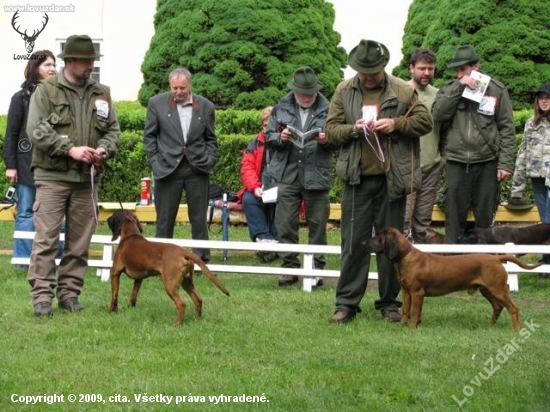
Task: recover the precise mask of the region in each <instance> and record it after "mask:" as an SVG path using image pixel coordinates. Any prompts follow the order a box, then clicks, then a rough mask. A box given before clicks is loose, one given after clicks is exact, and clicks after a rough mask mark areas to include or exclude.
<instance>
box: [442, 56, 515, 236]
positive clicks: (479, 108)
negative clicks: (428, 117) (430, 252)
mask: <svg viewBox="0 0 550 412" xmlns="http://www.w3.org/2000/svg"><path fill="white" fill-rule="evenodd" d="M447 66H448V67H450V68H453V69H454V70H455V72H456V77H457V78H456V79H455V80H451V81H449V82H448V83H447V84H446V85H445V86H444V87H442V88H441V89H440V90H439V92H438V94H437V96H436V99H435V102H434V105H433V109H432V114H433V118H434V122H438V123H440V124H442V125H443V128H444V129H445V133H443V134H442V136H441V139H442V142H443V144H442V146H443V153H442V155H443V157H444V158H445V159H446V178H445V184H446V187H447V192H446V205H447V206H446V207H447V209H446V213H445V241H446V242H447V243H456V242H457V241H458V238H459V237H460V236H462V235H464V232H465V230H466V229H467V228H466V225H467V215H468V211H469V210H470V209H472V210H473V212H474V216H475V226H476V227H478V228H489V227H491V226H492V224H493V220H494V215H495V211H496V209H497V207H498V204H499V185H500V182H502V181H504V180H507V179H509V178H510V177H511V176H512V172H513V170H514V154H515V143H516V136H515V129H514V119H513V115H512V103H511V102H510V97H509V96H508V92H507V91H506V87H505V86H504V85H503V84H502V83H500V82H499V81H497V80H495V79H492V78H491V79H490V81H489V84H488V86H487V89H486V91H485V94H484V95H483V97H482V98H481V100H480V101H476V100H471V99H470V98H467V97H464V91H465V90H466V91H467V90H477V89H478V83H479V81H476V80H475V79H474V77H475V76H476V75H477V74H478V73H477V72H479V68H480V64H479V56H478V54H477V53H476V51H475V49H474V47H473V46H471V45H466V46H460V47H458V48H457V50H456V53H455V55H454V57H453V59H452V60H451V62H450V63H449V64H448V65H447Z"/></svg>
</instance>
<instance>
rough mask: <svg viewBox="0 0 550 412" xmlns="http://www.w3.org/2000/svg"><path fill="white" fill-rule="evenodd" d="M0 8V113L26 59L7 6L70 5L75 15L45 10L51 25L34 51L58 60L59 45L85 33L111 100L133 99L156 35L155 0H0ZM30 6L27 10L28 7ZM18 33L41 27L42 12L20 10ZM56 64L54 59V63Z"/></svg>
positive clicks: (45, 29) (17, 81) (38, 41)
mask: <svg viewBox="0 0 550 412" xmlns="http://www.w3.org/2000/svg"><path fill="white" fill-rule="evenodd" d="M1 4H2V8H1V9H0V57H1V58H2V63H3V65H2V66H3V67H2V75H1V76H0V113H7V111H8V107H9V103H10V99H11V96H12V95H13V94H14V93H15V92H16V91H17V90H19V86H20V85H21V83H22V82H23V79H24V76H23V71H24V69H25V66H26V64H27V61H26V60H16V59H14V55H24V54H25V48H24V41H23V40H22V39H21V36H20V35H19V34H18V33H17V32H16V31H15V30H14V29H13V28H12V25H11V20H12V17H13V14H14V13H15V12H14V11H13V10H10V9H9V7H10V6H21V7H25V6H27V5H30V6H32V7H35V6H38V7H40V6H43V7H45V6H52V5H55V6H61V7H67V8H69V7H71V6H73V7H74V12H47V14H48V16H49V21H48V24H47V26H46V27H45V28H44V31H43V32H42V33H40V34H39V35H38V37H37V39H36V43H35V47H34V51H36V50H42V49H49V50H51V51H53V52H54V54H55V55H56V56H57V55H58V54H59V53H60V50H59V49H58V48H59V42H60V41H61V40H65V39H66V38H67V37H69V36H70V35H73V34H87V35H89V36H90V37H91V38H92V39H93V40H94V41H95V40H99V41H101V43H102V44H101V53H102V54H103V58H102V61H101V82H102V83H104V84H106V85H108V86H110V87H111V93H112V96H113V98H114V99H115V100H136V99H137V93H138V91H139V88H140V86H141V83H142V81H143V77H142V74H141V62H142V61H143V58H144V56H145V52H146V51H147V49H148V47H149V41H150V39H151V37H152V36H153V34H154V28H153V16H154V14H155V10H156V1H155V0H141V1H132V0H110V1H108V0H1ZM27 7H28V6H27ZM19 16H20V17H19V18H18V19H17V22H18V24H20V25H21V31H24V30H23V29H24V28H25V27H29V30H27V33H32V31H33V29H32V28H31V27H36V28H39V27H41V21H42V20H43V17H42V16H43V13H41V12H20V13H19ZM59 63H62V62H59V61H58V65H59Z"/></svg>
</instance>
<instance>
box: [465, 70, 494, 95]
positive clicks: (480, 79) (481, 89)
mask: <svg viewBox="0 0 550 412" xmlns="http://www.w3.org/2000/svg"><path fill="white" fill-rule="evenodd" d="M470 77H471V78H472V79H473V80H475V82H476V84H477V88H476V89H475V90H473V89H470V88H469V87H466V88H465V89H464V91H463V92H462V97H465V98H466V99H470V100H473V101H474V102H478V103H480V102H481V100H482V99H483V96H484V95H485V91H486V90H487V86H489V82H490V81H491V78H490V77H489V76H487V75H486V74H483V73H480V72H478V71H477V70H472V72H471V73H470Z"/></svg>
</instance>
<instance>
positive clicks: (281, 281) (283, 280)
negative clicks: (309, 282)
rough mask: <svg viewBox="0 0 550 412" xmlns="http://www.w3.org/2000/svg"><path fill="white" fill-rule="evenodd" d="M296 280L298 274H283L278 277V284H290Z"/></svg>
mask: <svg viewBox="0 0 550 412" xmlns="http://www.w3.org/2000/svg"><path fill="white" fill-rule="evenodd" d="M296 282H298V276H290V275H283V276H281V277H280V278H279V282H278V284H279V286H290V285H293V284H294V283H296Z"/></svg>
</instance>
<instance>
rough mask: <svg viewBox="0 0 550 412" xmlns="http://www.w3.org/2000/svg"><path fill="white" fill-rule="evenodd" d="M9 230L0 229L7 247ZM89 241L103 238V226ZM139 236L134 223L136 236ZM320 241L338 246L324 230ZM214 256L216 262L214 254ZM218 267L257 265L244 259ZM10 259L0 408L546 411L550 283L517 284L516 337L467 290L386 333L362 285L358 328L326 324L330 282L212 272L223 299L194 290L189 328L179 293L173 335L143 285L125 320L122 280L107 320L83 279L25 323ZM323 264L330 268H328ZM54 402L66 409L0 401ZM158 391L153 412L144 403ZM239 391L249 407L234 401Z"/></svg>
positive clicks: (155, 288)
mask: <svg viewBox="0 0 550 412" xmlns="http://www.w3.org/2000/svg"><path fill="white" fill-rule="evenodd" d="M12 225H13V223H10V222H8V223H0V246H2V247H3V248H4V249H6V248H9V247H10V244H11V240H10V239H11V234H12V230H13V226H12ZM98 233H104V234H107V233H108V229H107V228H106V227H105V226H104V225H101V226H100V227H99V228H98ZM152 233H153V228H152V226H147V227H146V235H152ZM301 235H302V237H303V238H305V235H306V232H305V231H304V232H303V233H302V234H301ZM177 236H179V237H182V236H189V229H188V227H186V226H181V227H178V232H177ZM220 236H221V235H214V236H212V238H216V239H218V238H220ZM247 236H248V233H247V229H246V228H245V227H238V226H232V227H231V232H230V238H231V240H248V239H247ZM329 238H330V243H332V244H339V232H338V231H337V230H331V231H330V232H329ZM213 256H214V258H213V263H214V262H216V263H218V262H219V261H221V257H220V254H219V252H216V253H214V254H213ZM229 259H231V260H232V262H231V263H233V261H234V260H242V262H243V263H245V262H248V263H249V264H250V263H252V262H256V263H257V264H260V262H259V261H258V260H257V258H256V257H255V256H254V255H251V254H235V255H231V254H230V256H229ZM9 260H10V256H0V273H1V275H0V317H1V319H0V335H1V336H2V337H3V338H2V342H3V344H4V346H3V348H2V351H1V352H0V411H20V410H37V411H43V410H44V411H98V410H99V411H103V410H105V411H168V410H186V411H205V410H219V411H249V410H250V411H262V410H266V411H338V412H344V411H350V412H351V411H354V412H355V411H454V410H464V411H514V412H515V411H548V410H549V409H550V357H549V356H548V348H549V347H550V345H549V342H550V316H549V309H550V299H549V296H550V280H548V279H542V278H540V277H539V276H537V275H531V274H524V275H521V276H520V290H519V292H514V293H513V294H512V299H513V300H514V302H515V303H516V304H517V306H518V307H519V309H520V319H521V323H522V326H524V329H522V331H520V332H519V333H518V332H516V331H514V330H513V329H512V325H511V320H510V316H509V314H508V312H506V311H504V312H503V314H502V316H501V319H499V321H498V322H497V323H496V324H495V325H491V324H490V322H489V320H490V316H491V307H490V305H489V304H488V303H487V301H486V300H485V299H484V298H483V297H481V295H480V294H475V295H472V296H471V295H468V294H467V293H455V294H452V295H449V296H445V297H441V298H428V299H426V300H425V303H424V311H423V320H424V322H423V324H422V325H421V326H420V327H419V328H418V329H416V330H411V329H410V328H408V327H401V326H399V325H394V324H390V323H388V322H385V321H383V320H381V318H380V314H379V313H378V312H376V311H375V310H374V305H373V302H374V300H375V299H376V297H377V293H376V290H377V288H376V283H375V282H372V284H370V285H369V289H368V291H367V294H366V295H365V297H364V299H363V303H362V309H363V312H362V313H361V314H359V315H358V317H357V318H356V320H355V321H353V322H351V323H350V324H347V325H330V324H329V323H328V319H329V317H330V315H331V314H332V312H333V309H334V300H335V298H334V281H330V282H327V283H328V284H325V286H322V287H320V288H317V289H316V290H314V291H313V292H312V293H305V292H303V291H302V290H301V285H299V284H298V285H295V286H292V287H288V288H280V287H278V286H277V282H276V278H275V277H270V276H260V275H235V274H220V275H219V278H220V279H221V280H222V281H223V282H224V284H225V285H226V286H227V288H228V289H229V290H230V292H231V296H230V297H226V296H224V295H223V294H222V293H221V292H220V291H219V290H218V289H217V288H216V287H215V286H214V285H213V284H212V283H210V282H209V281H208V280H207V279H206V278H205V277H204V276H199V277H197V278H196V280H195V284H196V286H197V290H198V291H199V293H200V294H201V296H202V297H203V299H204V306H203V317H202V318H201V319H197V318H195V316H194V313H193V306H192V303H191V301H190V299H189V298H188V297H187V295H183V290H182V296H184V299H185V301H186V302H187V304H188V306H187V309H188V310H187V313H186V319H185V324H184V325H183V326H181V327H177V326H173V325H172V322H173V321H174V318H175V315H176V314H175V308H174V305H173V303H172V301H171V300H170V299H169V298H168V296H167V295H166V293H165V292H164V289H163V287H162V284H161V282H160V281H159V280H158V279H157V278H150V279H147V280H145V281H144V283H143V287H142V289H141V293H140V296H139V299H138V304H137V307H136V308H129V307H128V306H127V305H126V302H127V299H128V297H129V295H130V289H131V286H132V282H131V281H130V280H129V279H128V278H127V277H125V276H124V277H122V278H121V291H120V296H119V302H120V303H119V307H120V308H119V313H118V314H109V313H108V312H107V307H108V304H109V301H110V284H109V283H108V282H107V283H105V282H101V281H100V280H99V278H97V277H96V276H95V272H94V271H92V270H90V271H89V274H88V275H87V278H86V284H85V288H84V291H83V293H82V295H81V298H80V299H81V302H82V303H83V304H84V306H85V307H86V309H85V310H84V311H83V312H81V313H76V314H67V313H63V312H62V311H61V310H60V309H58V308H57V302H55V303H54V317H53V318H51V319H38V318H35V317H34V316H33V313H32V305H31V299H30V296H29V285H28V283H27V281H26V272H24V271H21V270H15V269H14V268H12V267H11V265H10V263H9ZM279 263H280V262H276V263H274V264H279ZM328 267H330V268H337V267H338V261H337V259H336V258H335V259H334V260H329V263H328ZM54 394H57V395H63V401H64V402H58V403H52V404H47V403H45V402H44V401H42V402H40V403H38V404H37V405H35V406H33V407H31V406H25V405H24V404H23V403H20V402H12V399H15V400H17V401H24V397H25V396H40V395H42V396H43V395H54ZM70 394H74V395H76V402H74V403H71V402H69V399H68V398H69V395H70ZM14 395H15V397H14ZM160 395H163V396H166V397H167V398H164V399H163V400H164V402H165V403H160V402H155V403H153V402H145V401H144V398H145V397H147V400H149V401H153V400H156V401H159V400H161V396H160ZM221 395H223V396H225V398H220V396H221ZM243 395H244V396H249V397H251V398H250V399H249V402H239V401H241V400H246V399H245V398H244V397H243ZM262 396H263V398H262ZM177 397H179V398H177ZM210 397H212V398H210ZM214 397H215V398H214ZM252 397H256V399H255V400H257V402H251V400H254V399H253V398H252ZM453 397H454V398H453ZM138 398H139V399H138ZM176 398H177V399H176ZM216 400H218V403H217V404H216V405H215V403H216ZM262 400H263V401H264V402H261V401H262ZM176 401H178V402H179V404H178V405H176ZM168 402H170V403H169V404H167V403H168ZM459 403H460V404H462V406H461V407H459Z"/></svg>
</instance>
